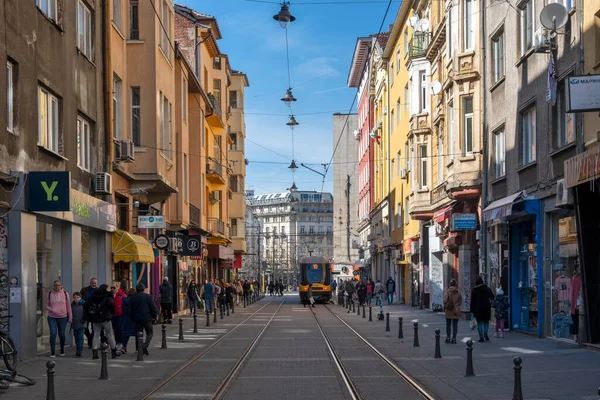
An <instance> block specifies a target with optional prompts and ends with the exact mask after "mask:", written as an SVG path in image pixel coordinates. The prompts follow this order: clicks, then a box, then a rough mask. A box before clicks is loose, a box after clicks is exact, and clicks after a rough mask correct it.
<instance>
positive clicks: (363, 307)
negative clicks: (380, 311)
mask: <svg viewBox="0 0 600 400" xmlns="http://www.w3.org/2000/svg"><path fill="white" fill-rule="evenodd" d="M363 318H366V317H365V305H364V304H363Z"/></svg>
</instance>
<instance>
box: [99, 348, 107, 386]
mask: <svg viewBox="0 0 600 400" xmlns="http://www.w3.org/2000/svg"><path fill="white" fill-rule="evenodd" d="M101 349H102V350H101V351H102V367H101V369H100V379H101V380H103V381H105V380H107V379H108V360H107V354H108V345H107V344H106V343H102V346H101Z"/></svg>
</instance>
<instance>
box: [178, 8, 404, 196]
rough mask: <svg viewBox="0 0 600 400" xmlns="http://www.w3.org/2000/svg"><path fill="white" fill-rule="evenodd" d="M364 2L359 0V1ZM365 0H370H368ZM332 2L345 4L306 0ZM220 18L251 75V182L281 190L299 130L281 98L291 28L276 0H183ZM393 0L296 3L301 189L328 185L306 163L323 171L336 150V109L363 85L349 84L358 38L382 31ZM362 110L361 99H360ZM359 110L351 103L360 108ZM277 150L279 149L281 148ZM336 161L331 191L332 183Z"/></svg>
mask: <svg viewBox="0 0 600 400" xmlns="http://www.w3.org/2000/svg"><path fill="white" fill-rule="evenodd" d="M353 1H357V0H353ZM363 1H364V0H363ZM303 2H306V3H309V2H310V3H319V2H320V3H333V2H338V3H339V2H342V3H343V4H302V3H303ZM176 3H181V4H185V5H187V6H188V7H191V8H193V9H195V10H196V11H198V12H201V13H205V14H210V15H214V16H215V17H216V18H217V21H218V23H219V26H220V28H221V32H222V34H223V39H221V40H220V42H219V47H220V49H221V51H223V52H224V53H226V54H228V55H229V59H230V62H231V64H232V68H233V69H237V70H241V71H243V72H245V73H246V74H247V75H248V79H249V80H250V87H249V88H247V89H246V95H245V111H246V136H247V141H246V158H247V159H248V160H249V161H250V164H249V165H248V167H247V171H246V189H254V190H255V191H256V193H257V194H261V193H273V192H282V191H285V190H286V188H288V187H290V186H291V184H292V173H291V171H290V170H289V168H288V166H289V164H290V161H291V159H292V131H291V130H290V128H288V127H287V126H286V122H287V121H288V115H289V112H290V110H289V108H288V107H286V106H285V105H284V103H283V102H282V101H281V100H280V99H281V98H282V97H283V95H284V94H285V90H286V89H287V87H288V77H287V63H286V51H285V48H286V47H285V30H284V29H281V27H280V26H279V24H278V23H277V22H276V21H275V20H273V15H274V14H277V12H279V9H280V5H279V3H277V2H273V3H270V2H257V1H248V0H210V1H206V0H178V1H177V0H176ZM399 6H400V2H398V1H394V2H393V3H392V6H391V7H390V11H389V13H388V16H387V18H386V22H385V24H384V27H383V29H382V30H383V31H386V30H387V29H388V25H389V24H391V23H393V21H394V18H395V16H396V13H397V12H398V8H399ZM386 8H387V1H381V0H372V1H370V2H364V3H358V4H352V3H349V0H348V1H346V2H345V3H344V2H343V0H302V1H299V2H297V3H294V2H291V5H290V11H291V13H292V15H294V16H295V17H296V18H297V19H296V21H295V22H293V23H291V24H290V25H289V28H288V42H289V55H290V65H291V70H290V75H291V84H292V88H293V93H294V96H295V97H296V98H297V99H298V101H296V102H295V104H294V105H293V112H294V115H295V116H296V120H297V121H298V122H299V123H300V125H299V126H298V127H296V129H295V131H294V143H295V145H294V150H295V158H296V160H298V167H299V169H298V170H297V171H296V174H295V181H296V185H297V186H298V189H300V190H321V182H322V177H321V176H320V175H318V174H316V173H314V172H311V171H309V170H307V169H305V168H302V167H301V166H300V162H303V163H305V164H307V165H309V166H311V167H312V168H314V169H316V170H318V171H323V167H322V166H320V165H319V164H321V163H327V162H329V160H330V158H331V155H332V151H333V143H332V141H333V140H332V114H333V113H334V112H341V113H347V112H348V111H349V110H350V105H351V104H352V100H353V98H354V95H355V93H356V89H353V88H348V87H347V86H346V83H347V78H348V70H349V68H350V62H351V60H352V53H353V51H354V46H355V43H356V38H357V37H359V36H366V35H369V34H373V33H377V31H378V30H379V26H380V24H381V21H382V18H383V16H384V14H385V10H386ZM355 109H356V105H355ZM355 109H354V110H352V111H353V112H355ZM276 153H277V154H276ZM333 168H335V166H333V167H332V168H330V169H329V172H328V173H327V176H326V180H325V186H324V188H323V190H324V191H329V192H330V191H332V190H333Z"/></svg>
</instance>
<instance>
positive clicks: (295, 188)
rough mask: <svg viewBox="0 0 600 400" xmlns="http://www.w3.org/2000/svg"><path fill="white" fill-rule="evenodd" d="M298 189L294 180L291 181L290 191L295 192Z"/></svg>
mask: <svg viewBox="0 0 600 400" xmlns="http://www.w3.org/2000/svg"><path fill="white" fill-rule="evenodd" d="M296 190H298V186H296V182H294V183H292V186H291V187H290V188H289V191H290V192H295V191H296Z"/></svg>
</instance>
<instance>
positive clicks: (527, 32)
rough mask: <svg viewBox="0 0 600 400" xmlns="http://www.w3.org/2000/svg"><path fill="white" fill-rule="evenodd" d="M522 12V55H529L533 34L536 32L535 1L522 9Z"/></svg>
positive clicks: (526, 4) (530, 0)
mask: <svg viewBox="0 0 600 400" xmlns="http://www.w3.org/2000/svg"><path fill="white" fill-rule="evenodd" d="M520 9H521V10H520V11H521V24H520V30H521V33H520V34H521V55H524V54H525V53H527V50H529V49H530V48H531V47H532V46H533V32H534V31H535V21H534V14H533V1H532V0H529V1H528V2H527V3H525V4H523V5H522V6H521V7H520Z"/></svg>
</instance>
